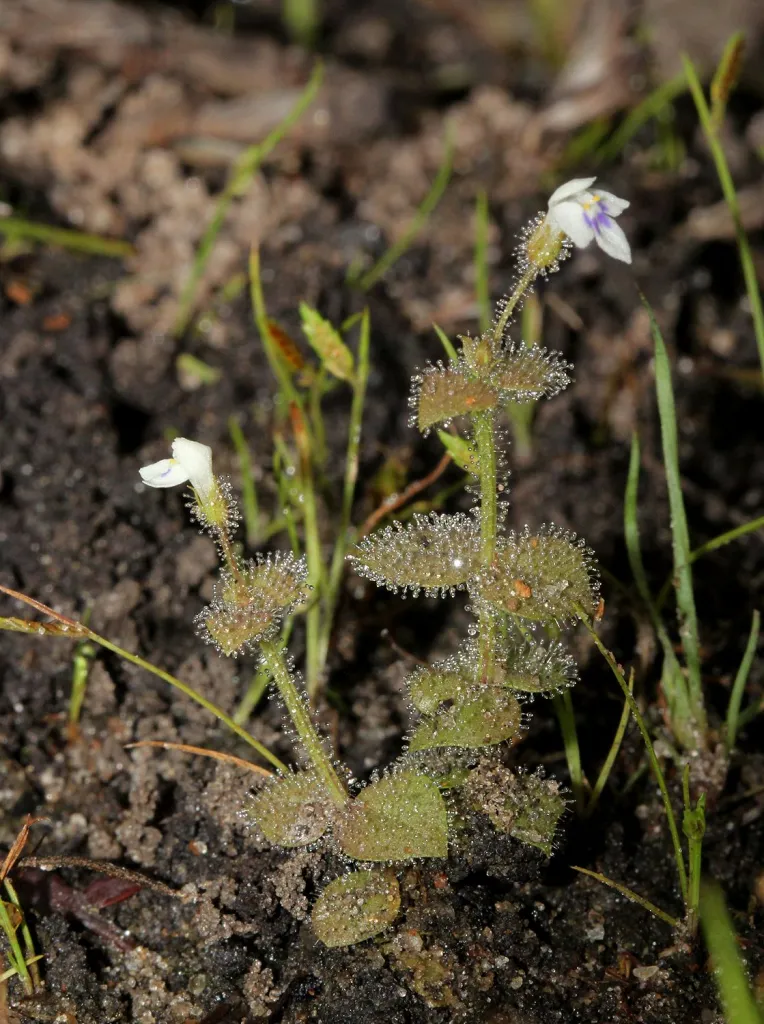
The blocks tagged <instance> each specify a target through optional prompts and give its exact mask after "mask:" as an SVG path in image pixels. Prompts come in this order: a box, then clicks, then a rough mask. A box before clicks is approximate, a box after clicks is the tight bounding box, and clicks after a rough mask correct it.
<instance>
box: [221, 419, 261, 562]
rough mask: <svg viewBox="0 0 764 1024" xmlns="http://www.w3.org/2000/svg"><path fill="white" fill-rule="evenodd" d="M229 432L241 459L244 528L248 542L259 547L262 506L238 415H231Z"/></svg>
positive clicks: (250, 457)
mask: <svg viewBox="0 0 764 1024" xmlns="http://www.w3.org/2000/svg"><path fill="white" fill-rule="evenodd" d="M228 433H229V434H230V435H231V443H232V444H233V447H234V451H235V452H236V456H237V458H238V460H239V472H240V473H241V508H242V513H243V515H244V529H245V532H246V537H247V544H248V545H249V546H250V547H251V548H254V547H257V543H258V541H259V539H260V508H259V506H258V502H257V487H256V486H255V476H254V471H253V467H252V456H251V454H250V451H249V445H248V444H247V440H246V438H245V437H244V431H243V430H242V429H241V424H240V423H239V420H238V417H236V416H229V418H228Z"/></svg>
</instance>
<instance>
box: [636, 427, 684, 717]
mask: <svg viewBox="0 0 764 1024" xmlns="http://www.w3.org/2000/svg"><path fill="white" fill-rule="evenodd" d="M639 468H640V448H639V437H638V436H637V434H636V433H634V434H632V437H631V454H630V456H629V475H628V477H627V480H626V494H625V496H624V502H623V533H624V540H625V542H626V552H627V554H628V557H629V565H630V567H631V573H632V576H633V577H634V582H635V583H636V585H637V591H638V592H639V596H640V597H641V598H642V600H643V602H644V604H645V608H646V609H647V613H648V615H649V617H650V622H651V623H652V626H653V629H654V630H655V633H656V636H657V637H658V639H659V641H660V644H661V647H662V648H663V661H664V670H663V688H664V691H665V693H666V700H667V701H668V704H669V711H670V714H671V720H672V723H675V724H676V725H677V727H678V728H681V724H682V723H683V722H686V721H688V720H689V719H690V718H691V701H690V694H689V692H688V689H687V683H686V680H685V678H684V675H683V674H682V670H681V668H680V665H679V662H678V661H677V658H676V655H675V654H674V647H673V644H672V642H671V637H670V636H669V635H668V631H667V630H666V627H665V625H664V624H663V620H662V619H661V617H660V615H659V614H658V610H657V608H656V605H655V603H654V601H653V597H652V594H651V593H650V586H649V584H648V582H647V574H646V572H645V567H644V563H643V561H642V547H641V544H640V540H639V521H638V509H639Z"/></svg>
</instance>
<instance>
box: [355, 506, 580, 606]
mask: <svg viewBox="0 0 764 1024" xmlns="http://www.w3.org/2000/svg"><path fill="white" fill-rule="evenodd" d="M350 558H351V561H352V562H353V565H354V568H355V569H356V571H357V572H359V573H360V574H361V575H363V576H366V577H367V578H368V579H371V580H373V581H374V582H375V583H377V584H378V585H380V586H385V587H387V589H388V590H391V591H394V592H395V591H397V590H399V589H403V590H410V591H411V592H412V593H413V594H414V596H416V595H417V594H418V593H419V592H420V591H424V592H425V594H427V595H430V596H437V595H445V594H453V593H455V592H456V591H457V590H463V589H468V590H470V592H472V593H475V594H476V595H477V596H478V597H479V598H480V599H482V600H484V601H487V602H488V603H489V604H492V605H494V606H495V607H497V608H500V609H501V610H502V611H504V612H509V613H510V614H512V615H515V616H517V617H518V618H520V619H526V620H530V621H533V622H554V623H558V624H561V623H564V622H568V621H570V620H572V619H575V618H577V616H578V608H579V606H580V607H581V608H583V609H584V610H585V611H586V612H587V613H589V614H592V613H593V612H594V610H595V609H596V606H597V593H598V587H599V584H598V582H597V580H596V574H595V568H594V561H593V558H592V554H591V552H590V551H589V549H588V548H587V547H586V545H585V544H584V542H583V541H581V540H577V539H576V536H575V534H571V533H568V532H566V531H565V530H561V529H559V528H558V527H555V526H553V525H551V526H545V527H542V529H541V530H540V531H539V533H537V534H531V533H530V532H529V531H528V530H527V528H526V530H525V531H524V532H523V533H521V534H515V533H512V534H510V535H509V536H508V537H506V538H502V539H500V540H499V541H498V543H497V545H496V554H495V558H494V561H493V563H492V564H491V566H490V567H488V568H487V569H483V568H482V567H481V564H480V531H479V528H478V524H477V522H476V520H475V519H474V518H473V517H471V516H466V515H464V514H462V513H457V514H456V515H439V514H436V513H434V512H433V513H430V514H429V515H415V516H414V517H413V521H412V522H411V523H409V524H408V525H407V526H405V527H404V526H402V525H401V524H400V523H393V524H392V525H391V526H387V527H385V528H384V529H383V530H380V531H378V532H377V533H375V534H373V535H372V536H371V537H367V538H365V539H364V540H363V541H361V543H360V544H358V545H357V546H356V547H355V548H354V549H353V550H352V551H351V553H350Z"/></svg>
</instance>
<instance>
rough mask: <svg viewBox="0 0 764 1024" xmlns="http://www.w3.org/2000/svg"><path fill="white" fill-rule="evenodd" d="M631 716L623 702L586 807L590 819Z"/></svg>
mask: <svg viewBox="0 0 764 1024" xmlns="http://www.w3.org/2000/svg"><path fill="white" fill-rule="evenodd" d="M629 693H631V694H633V693H634V670H633V669H632V671H631V672H630V673H629ZM630 716H631V710H630V708H629V702H628V701H626V700H625V701H624V702H623V711H622V712H621V718H620V720H619V722H618V728H617V729H616V731H615V736H613V742H612V743H611V744H610V750H608V753H607V757H606V758H605V761H604V764H603V765H602V768H601V769H600V773H599V775H598V776H597V781H596V782H595V783H594V788H593V789H592V795H591V797H590V799H589V803H588V805H587V807H586V813H585V816H586V817H587V818H588V817H589V816H590V815H591V814H592V813H593V812H594V808H595V807H596V806H597V801H598V800H599V798H600V795H601V794H602V791H603V789H604V788H605V786H606V785H607V780H608V779H609V778H610V773H611V771H612V770H613V765H614V764H615V759H616V758H617V757H618V751H619V750H620V749H621V744H622V743H623V738H624V736H625V735H626V727H627V725H628V724H629V718H630Z"/></svg>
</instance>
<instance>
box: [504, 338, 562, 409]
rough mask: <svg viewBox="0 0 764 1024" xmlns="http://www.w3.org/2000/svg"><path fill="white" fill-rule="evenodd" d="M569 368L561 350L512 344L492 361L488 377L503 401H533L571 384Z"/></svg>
mask: <svg viewBox="0 0 764 1024" xmlns="http://www.w3.org/2000/svg"><path fill="white" fill-rule="evenodd" d="M569 370H570V365H569V364H568V363H566V362H565V360H564V359H563V358H562V357H561V356H560V354H559V352H547V350H546V349H545V348H539V347H538V346H537V345H533V346H532V347H527V346H525V345H517V346H515V345H510V346H507V347H505V348H504V349H503V351H502V352H501V355H500V356H499V357H498V358H497V359H496V361H495V362H494V363H493V365H492V367H491V371H490V378H489V379H490V383H491V386H492V387H494V388H495V389H496V390H497V391H498V392H499V395H500V397H501V400H502V401H503V402H533V401H536V400H537V399H539V398H553V397H554V396H555V395H557V394H559V393H560V391H563V390H564V389H565V388H566V387H567V386H568V384H570V380H571V378H570V373H569Z"/></svg>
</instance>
